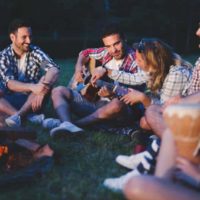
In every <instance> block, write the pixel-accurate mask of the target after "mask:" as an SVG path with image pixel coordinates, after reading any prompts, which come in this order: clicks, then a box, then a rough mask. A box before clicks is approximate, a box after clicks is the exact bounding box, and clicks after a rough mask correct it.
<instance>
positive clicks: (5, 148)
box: [0, 145, 8, 158]
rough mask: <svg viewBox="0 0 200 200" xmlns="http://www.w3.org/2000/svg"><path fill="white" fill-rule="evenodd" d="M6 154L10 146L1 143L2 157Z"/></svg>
mask: <svg viewBox="0 0 200 200" xmlns="http://www.w3.org/2000/svg"><path fill="white" fill-rule="evenodd" d="M4 154H8V146H6V145H0V158H1V157H2V156H3V155H4Z"/></svg>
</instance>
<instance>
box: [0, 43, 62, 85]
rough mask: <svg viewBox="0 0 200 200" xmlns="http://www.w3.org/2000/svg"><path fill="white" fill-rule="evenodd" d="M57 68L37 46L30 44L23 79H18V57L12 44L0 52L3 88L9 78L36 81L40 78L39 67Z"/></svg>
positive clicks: (46, 68)
mask: <svg viewBox="0 0 200 200" xmlns="http://www.w3.org/2000/svg"><path fill="white" fill-rule="evenodd" d="M51 67H56V68H59V67H58V66H57V65H56V64H55V63H54V62H53V61H52V59H51V58H49V57H48V56H47V55H46V54H45V53H44V52H43V51H42V50H41V49H40V48H39V47H36V46H33V45H31V46H30V51H29V52H28V53H27V56H26V71H25V77H24V79H23V80H19V74H18V59H17V57H16V55H15V53H14V51H13V49H12V45H10V46H9V47H7V48H6V49H4V50H3V51H1V52H0V78H1V82H2V84H3V86H4V87H5V88H4V89H8V88H7V82H8V81H9V80H18V81H21V82H26V83H37V82H38V81H39V79H40V78H41V69H43V70H44V71H48V69H49V68H51Z"/></svg>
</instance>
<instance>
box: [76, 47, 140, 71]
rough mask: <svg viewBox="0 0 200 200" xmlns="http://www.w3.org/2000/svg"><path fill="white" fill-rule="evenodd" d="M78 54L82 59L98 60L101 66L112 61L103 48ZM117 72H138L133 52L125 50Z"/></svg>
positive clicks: (91, 49)
mask: <svg viewBox="0 0 200 200" xmlns="http://www.w3.org/2000/svg"><path fill="white" fill-rule="evenodd" d="M80 54H81V55H83V56H84V57H90V58H94V59H95V60H98V61H99V62H100V63H101V64H102V66H103V65H105V64H106V63H108V62H109V61H110V60H112V59H113V57H112V56H111V55H110V54H109V53H108V51H107V50H106V48H104V47H102V48H90V49H86V50H83V51H81V52H80ZM119 70H120V71H124V72H129V73H135V72H137V71H138V67H137V65H136V63H135V51H134V50H133V49H130V48H127V49H126V55H125V58H124V61H123V63H122V65H121V67H120V69H119Z"/></svg>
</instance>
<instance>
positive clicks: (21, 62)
mask: <svg viewBox="0 0 200 200" xmlns="http://www.w3.org/2000/svg"><path fill="white" fill-rule="evenodd" d="M17 67H18V75H19V80H23V79H24V77H25V71H26V54H24V55H22V57H21V58H20V59H18V65H17Z"/></svg>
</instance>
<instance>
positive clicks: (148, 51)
mask: <svg viewBox="0 0 200 200" xmlns="http://www.w3.org/2000/svg"><path fill="white" fill-rule="evenodd" d="M136 49H137V50H138V52H139V53H140V54H141V55H142V57H143V59H144V60H145V62H146V64H147V65H148V67H149V70H148V71H149V73H150V77H151V78H150V80H149V82H148V83H147V86H148V88H149V89H150V90H151V91H153V92H156V91H157V90H159V89H161V88H162V85H163V82H164V80H165V78H166V76H167V74H168V73H169V70H170V67H171V66H172V65H179V66H180V65H181V66H187V67H191V66H192V65H191V64H190V63H188V62H186V61H184V60H183V59H182V58H181V56H179V55H178V54H176V53H174V52H173V50H172V48H171V47H170V46H169V45H168V44H166V43H164V42H163V41H161V40H159V39H157V38H145V39H142V40H141V42H140V43H139V44H138V46H137V47H136Z"/></svg>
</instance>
